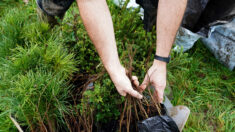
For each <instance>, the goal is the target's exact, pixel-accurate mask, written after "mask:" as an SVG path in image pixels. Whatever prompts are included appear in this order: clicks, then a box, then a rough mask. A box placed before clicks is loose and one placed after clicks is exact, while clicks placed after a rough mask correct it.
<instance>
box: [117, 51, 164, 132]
mask: <svg viewBox="0 0 235 132" xmlns="http://www.w3.org/2000/svg"><path fill="white" fill-rule="evenodd" d="M128 49H129V52H128V57H129V62H128V63H129V64H127V66H126V67H128V70H127V76H128V77H129V79H130V80H132V71H133V67H132V63H133V58H134V55H135V51H133V50H132V47H131V46H130V47H129V48H128ZM150 50H152V48H150ZM149 53H151V52H149ZM149 56H150V55H149ZM148 58H150V57H148ZM148 60H149V59H147V61H148ZM147 63H148V62H147ZM148 79H149V75H148ZM131 83H132V87H133V89H134V90H136V91H138V92H140V93H141V92H142V90H141V89H140V88H139V87H138V86H136V85H135V84H134V81H132V82H131ZM146 90H147V91H146V92H145V93H144V97H143V99H142V100H139V99H136V98H134V97H132V96H131V95H127V96H126V99H125V102H124V106H123V111H122V114H121V116H120V120H119V131H122V132H123V131H126V132H129V131H131V132H132V131H138V128H137V124H138V122H139V121H142V120H145V119H147V118H150V117H152V116H155V115H162V114H165V109H164V108H163V107H162V106H161V104H160V103H159V101H158V100H157V99H156V95H153V94H154V92H153V90H152V89H151V88H150V87H147V89H146Z"/></svg>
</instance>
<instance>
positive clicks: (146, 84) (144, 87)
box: [139, 74, 150, 92]
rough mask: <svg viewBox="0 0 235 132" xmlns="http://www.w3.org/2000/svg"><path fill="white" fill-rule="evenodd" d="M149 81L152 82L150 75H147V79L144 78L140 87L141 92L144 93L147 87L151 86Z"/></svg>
mask: <svg viewBox="0 0 235 132" xmlns="http://www.w3.org/2000/svg"><path fill="white" fill-rule="evenodd" d="M149 80H150V78H149V75H148V74H146V75H145V77H144V81H143V82H142V84H141V85H140V87H139V88H140V89H141V92H143V91H144V90H145V89H146V87H147V86H148V84H149Z"/></svg>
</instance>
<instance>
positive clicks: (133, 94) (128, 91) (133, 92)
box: [126, 88, 143, 99]
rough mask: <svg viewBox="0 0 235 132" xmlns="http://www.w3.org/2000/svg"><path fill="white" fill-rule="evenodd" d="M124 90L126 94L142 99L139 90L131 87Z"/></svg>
mask: <svg viewBox="0 0 235 132" xmlns="http://www.w3.org/2000/svg"><path fill="white" fill-rule="evenodd" d="M126 92H127V93H128V94H130V95H131V96H133V97H135V98H138V99H142V98H143V95H141V94H140V93H139V92H137V91H135V90H134V89H132V88H130V89H127V90H126Z"/></svg>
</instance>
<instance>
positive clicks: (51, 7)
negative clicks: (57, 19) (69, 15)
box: [37, 0, 74, 16]
mask: <svg viewBox="0 0 235 132" xmlns="http://www.w3.org/2000/svg"><path fill="white" fill-rule="evenodd" d="M73 2H74V0H37V5H38V7H39V8H40V9H41V10H42V11H44V12H45V13H46V14H48V15H50V16H61V15H63V14H64V13H65V12H66V11H67V10H68V9H69V7H70V6H71V4H72V3H73Z"/></svg>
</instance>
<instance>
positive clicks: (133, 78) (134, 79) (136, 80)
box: [132, 76, 140, 87]
mask: <svg viewBox="0 0 235 132" xmlns="http://www.w3.org/2000/svg"><path fill="white" fill-rule="evenodd" d="M132 81H133V83H134V85H135V86H136V87H138V86H139V85H140V82H139V81H138V78H137V76H132Z"/></svg>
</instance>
